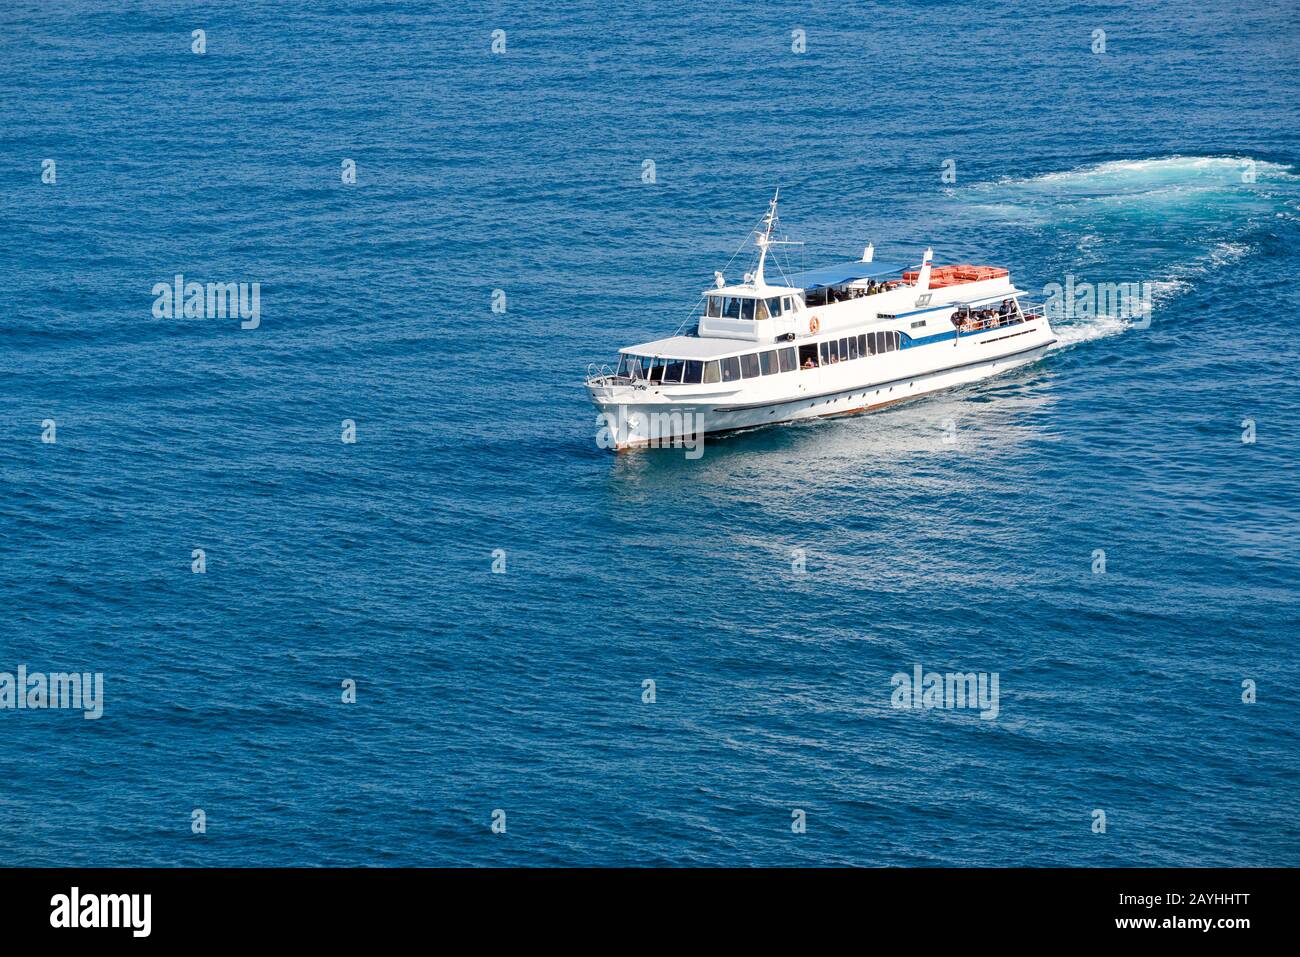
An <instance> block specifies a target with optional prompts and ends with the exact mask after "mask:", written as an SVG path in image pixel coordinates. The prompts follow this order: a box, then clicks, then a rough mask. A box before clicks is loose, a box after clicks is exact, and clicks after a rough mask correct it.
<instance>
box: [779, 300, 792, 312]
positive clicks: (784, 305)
mask: <svg viewBox="0 0 1300 957" xmlns="http://www.w3.org/2000/svg"><path fill="white" fill-rule="evenodd" d="M793 309H794V300H793V299H791V298H790V297H789V296H782V297H781V311H782V312H791V311H792V310H793Z"/></svg>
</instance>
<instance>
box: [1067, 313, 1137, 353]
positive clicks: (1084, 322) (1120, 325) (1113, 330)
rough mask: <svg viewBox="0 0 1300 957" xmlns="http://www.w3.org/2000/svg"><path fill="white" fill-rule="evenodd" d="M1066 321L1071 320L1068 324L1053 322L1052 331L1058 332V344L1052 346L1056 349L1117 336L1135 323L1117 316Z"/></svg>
mask: <svg viewBox="0 0 1300 957" xmlns="http://www.w3.org/2000/svg"><path fill="white" fill-rule="evenodd" d="M1066 321H1068V322H1069V324H1068V325H1064V324H1060V323H1055V322H1054V323H1052V331H1053V332H1055V333H1056V345H1054V346H1053V347H1052V348H1053V349H1054V350H1055V349H1068V348H1070V347H1071V346H1077V345H1079V344H1080V343H1083V342H1092V341H1093V340H1094V339H1106V338H1108V337H1110V336H1117V335H1119V334H1120V333H1122V332H1124V331H1125V330H1126V329H1128V328H1129V327H1130V326H1131V325H1132V324H1133V323H1132V322H1130V321H1129V320H1128V319H1120V318H1118V317H1117V316H1094V317H1093V318H1091V319H1072V320H1066Z"/></svg>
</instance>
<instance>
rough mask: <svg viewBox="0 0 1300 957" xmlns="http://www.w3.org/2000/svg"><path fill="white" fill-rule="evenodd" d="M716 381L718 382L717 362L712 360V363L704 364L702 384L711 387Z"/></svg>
mask: <svg viewBox="0 0 1300 957" xmlns="http://www.w3.org/2000/svg"><path fill="white" fill-rule="evenodd" d="M717 381H718V360H717V359H714V360H713V361H712V362H706V363H704V383H705V385H712V384H713V383H714V382H717Z"/></svg>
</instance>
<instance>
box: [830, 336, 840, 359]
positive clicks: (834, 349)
mask: <svg viewBox="0 0 1300 957" xmlns="http://www.w3.org/2000/svg"><path fill="white" fill-rule="evenodd" d="M829 345H830V352H831V362H839V361H840V344H839V342H838V341H837V340H835V339H832V340H831V341H830V343H829Z"/></svg>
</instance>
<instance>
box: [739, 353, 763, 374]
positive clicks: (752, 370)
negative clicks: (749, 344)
mask: <svg viewBox="0 0 1300 957" xmlns="http://www.w3.org/2000/svg"><path fill="white" fill-rule="evenodd" d="M740 373H741V375H743V376H744V377H745V378H746V379H757V378H758V375H759V373H758V353H757V352H751V353H750V354H749V355H746V356H741V357H740Z"/></svg>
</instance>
